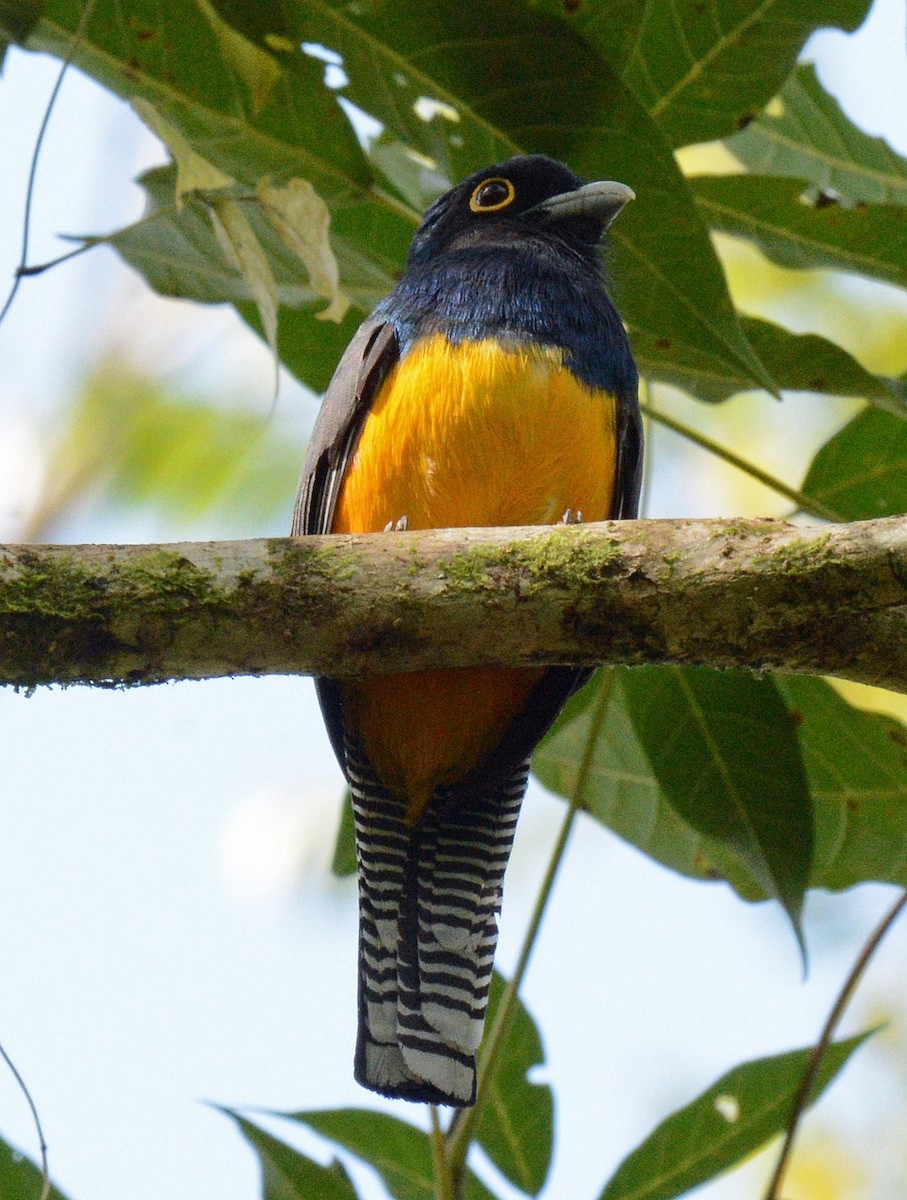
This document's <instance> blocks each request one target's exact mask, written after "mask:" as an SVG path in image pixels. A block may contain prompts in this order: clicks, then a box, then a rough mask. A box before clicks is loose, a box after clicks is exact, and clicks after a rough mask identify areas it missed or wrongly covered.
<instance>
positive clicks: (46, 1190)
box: [0, 1045, 50, 1200]
mask: <svg viewBox="0 0 907 1200" xmlns="http://www.w3.org/2000/svg"><path fill="white" fill-rule="evenodd" d="M0 1058H2V1059H3V1061H4V1062H5V1063H6V1065H7V1067H9V1070H10V1073H11V1074H12V1077H13V1079H15V1081H16V1083H17V1084H18V1085H19V1090H20V1091H21V1092H22V1095H23V1096H24V1097H25V1099H26V1101H27V1102H28V1107H29V1108H30V1109H31V1115H32V1120H33V1121H34V1123H35V1129H36V1130H37V1131H38V1143H39V1145H40V1147H41V1200H48V1197H49V1196H50V1171H49V1169H48V1166H47V1142H46V1141H45V1140H44V1130H43V1129H42V1128H41V1118H40V1117H39V1116H38V1110H37V1108H36V1107H35V1102H34V1100H32V1096H31V1092H30V1091H29V1090H28V1087H27V1086H26V1083H25V1080H24V1079H23V1078H22V1076H21V1075H20V1074H19V1072H18V1070H17V1069H16V1064H15V1063H14V1062H13V1060H12V1059H11V1058H10V1056H9V1055H8V1054H7V1052H6V1050H5V1049H4V1047H3V1046H2V1045H0Z"/></svg>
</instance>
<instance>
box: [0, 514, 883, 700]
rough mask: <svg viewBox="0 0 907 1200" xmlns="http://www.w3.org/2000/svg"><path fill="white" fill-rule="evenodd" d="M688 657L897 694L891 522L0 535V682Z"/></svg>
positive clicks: (154, 679) (133, 680)
mask: <svg viewBox="0 0 907 1200" xmlns="http://www.w3.org/2000/svg"><path fill="white" fill-rule="evenodd" d="M540 663H546V664H547V663H576V664H584V665H586V664H593V663H628V664H638V663H688V664H707V665H709V666H714V667H743V668H747V669H749V670H755V671H764V670H777V671H794V672H806V673H812V674H827V675H836V676H840V677H843V678H847V679H853V680H858V681H860V682H863V683H871V684H877V685H879V686H881V687H887V688H891V689H893V690H896V691H907V518H900V517H898V518H886V519H883V520H877V521H863V522H856V523H853V524H847V525H829V526H824V527H808V528H804V527H796V526H792V525H787V524H784V523H781V522H777V521H767V520H765V521H752V520H734V521H623V522H603V523H601V524H594V525H593V524H590V525H580V526H570V527H565V526H558V527H553V528H551V527H545V528H539V527H529V528H519V529H514V528H507V529H451V530H424V531H416V532H411V533H387V534H367V535H362V536H332V537H312V538H300V539H288V538H286V539H270V540H255V541H246V542H201V543H185V544H173V545H161V546H153V545H143V546H33V545H24V546H6V547H0V683H5V684H13V685H15V686H18V687H26V688H30V687H34V686H37V685H40V684H49V683H91V684H100V685H124V684H125V685H128V684H138V683H158V682H161V681H164V680H172V679H204V678H212V677H215V676H224V675H259V674H322V675H333V676H347V675H363V674H369V673H375V672H381V671H410V670H421V669H424V668H428V667H466V666H475V665H479V664H485V665H492V664H494V665H528V664H540Z"/></svg>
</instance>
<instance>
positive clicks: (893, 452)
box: [803, 408, 907, 521]
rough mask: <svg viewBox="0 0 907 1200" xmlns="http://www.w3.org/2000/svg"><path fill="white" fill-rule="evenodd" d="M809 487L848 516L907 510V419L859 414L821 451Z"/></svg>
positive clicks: (853, 518) (856, 518) (848, 518)
mask: <svg viewBox="0 0 907 1200" xmlns="http://www.w3.org/2000/svg"><path fill="white" fill-rule="evenodd" d="M803 490H804V491H806V492H808V493H809V495H811V496H815V497H816V498H817V499H818V500H821V501H822V502H823V503H826V504H829V505H830V506H832V507H833V508H834V509H835V510H836V511H838V512H839V513H840V514H841V517H842V519H843V520H845V521H859V520H865V519H869V518H871V517H887V516H895V515H897V514H899V513H903V512H907V420H904V419H903V418H901V417H897V416H894V415H893V414H892V413H888V412H880V411H878V410H876V409H873V408H868V409H864V411H863V412H861V413H858V414H857V416H855V417H854V418H853V420H852V421H850V422H849V423H848V424H847V425H845V426H844V428H843V429H842V430H840V431H839V432H838V433H836V434H835V435H834V437H832V438H830V439H829V441H827V442H826V443H825V445H824V446H823V447H822V448H821V449H820V450H819V452H818V453H817V454H816V456H815V458H814V459H813V461H812V464H811V465H810V468H809V471H808V472H807V475H806V479H805V480H804V482H803Z"/></svg>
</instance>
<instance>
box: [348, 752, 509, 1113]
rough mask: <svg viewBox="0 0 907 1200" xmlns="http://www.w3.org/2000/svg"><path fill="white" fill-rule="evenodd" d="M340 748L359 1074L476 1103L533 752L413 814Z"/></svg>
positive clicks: (426, 1097) (385, 1084)
mask: <svg viewBox="0 0 907 1200" xmlns="http://www.w3.org/2000/svg"><path fill="white" fill-rule="evenodd" d="M346 750H347V775H348V778H349V781H350V788H351V791H352V793H353V808H354V813H355V817H356V842H357V850H358V857H359V902H360V917H359V1035H358V1040H357V1047H356V1078H357V1079H358V1080H359V1082H360V1083H362V1084H364V1085H365V1086H366V1087H369V1088H372V1089H373V1090H375V1091H379V1092H382V1093H384V1094H385V1095H389V1096H399V1097H403V1098H406V1099H409V1100H421V1101H425V1102H428V1103H432V1104H452V1105H468V1104H472V1103H474V1101H475V1089H476V1063H475V1055H476V1050H477V1049H478V1046H479V1043H480V1041H481V1038H482V1029H483V1026H484V1021H485V1009H486V1007H487V1004H488V992H489V988H490V986H491V973H492V965H493V962H494V952H495V947H496V944H497V936H498V930H497V914H498V912H499V911H500V906H501V888H502V885H503V880H504V871H505V869H506V866H507V859H508V857H509V854H510V847H511V845H512V843H513V835H514V830H515V827H516V820H517V815H518V813H519V808H520V802H521V800H522V798H523V793H524V792H525V790H526V779H527V775H528V763H527V764H523V766H522V767H521V768H520V769H519V770H518V771H517V772H515V773H514V774H513V776H512V777H511V778H510V779H508V780H506V781H505V782H504V783H503V784H501V785H498V786H497V787H495V788H494V789H493V790H492V791H491V792H490V793H489V794H488V795H487V796H485V797H481V798H478V799H474V800H473V799H471V800H469V801H468V802H464V801H463V800H461V799H459V798H456V799H455V798H454V797H453V796H452V795H450V794H446V793H445V791H444V790H443V789H439V790H438V792H437V793H436V794H435V796H434V797H433V798H432V801H431V802H430V804H429V806H428V808H427V809H426V811H425V813H424V815H423V817H422V818H421V820H420V821H419V822H418V824H417V825H415V826H413V825H409V824H407V822H406V806H405V803H404V802H403V801H400V800H398V799H396V798H395V797H393V796H392V795H391V794H390V793H389V792H388V791H387V789H386V788H384V787H382V785H381V784H380V783H379V782H378V781H377V779H375V777H374V774H373V772H372V771H371V769H370V768H369V766H368V763H367V762H366V760H365V757H364V755H363V754H362V752H361V750H360V749H359V748H358V746H356V745H355V743H352V742H351V739H348V743H347V747H346Z"/></svg>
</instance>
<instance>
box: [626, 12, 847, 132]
mask: <svg viewBox="0 0 907 1200" xmlns="http://www.w3.org/2000/svg"><path fill="white" fill-rule="evenodd" d="M868 9H869V3H868V0H759V2H757V0H723V2H722V3H720V4H703V3H702V2H701V0H673V2H672V3H671V4H659V3H653V4H649V5H647V7H646V17H645V22H644V24H643V28H642V32H641V35H640V37H639V40H638V41H637V43H636V47H635V49H634V52H633V54H632V56H631V57H630V60H629V64H628V66H627V70H626V79H627V82H628V83H629V84H630V86H631V87H632V88H633V90H634V91H635V92H636V94H637V95H638V96H639V98H640V99H641V100H642V102H643V103H644V104H645V106H646V108H647V109H648V111H649V112H650V114H651V115H652V116H653V117H654V118H655V120H656V121H657V122H658V124H659V125H660V126H661V128H662V130H663V131H664V133H665V134H666V136H667V137H668V139H669V141H670V142H671V144H672V145H673V146H685V145H687V144H689V143H690V142H707V141H711V140H712V139H713V138H719V137H726V136H727V135H728V134H730V133H733V132H734V131H735V130H737V129H740V128H741V126H742V125H743V124H744V123H746V122H747V121H749V120H752V118H753V117H755V115H756V114H757V113H758V112H759V110H760V109H761V108H762V106H763V105H764V104H765V103H766V102H767V101H768V100H769V99H770V98H771V97H772V96H773V95H774V94H775V92H776V91H777V90H778V88H779V87H780V85H781V82H782V80H783V79H784V78H785V77H786V76H787V74H788V72H789V71H790V70H791V68H792V67H793V65H794V63H795V61H796V58H797V55H798V54H799V53H800V50H801V49H802V47H803V44H804V42H805V41H806V39H807V38H808V37H809V35H810V34H811V33H812V32H813V30H814V29H818V28H820V27H821V26H825V25H836V26H839V27H840V28H842V29H846V30H848V31H851V32H852V31H853V30H854V29H856V28H857V26H858V25H859V24H860V23H861V22H862V21H863V19H864V18H865V16H866V13H867V11H868Z"/></svg>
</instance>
